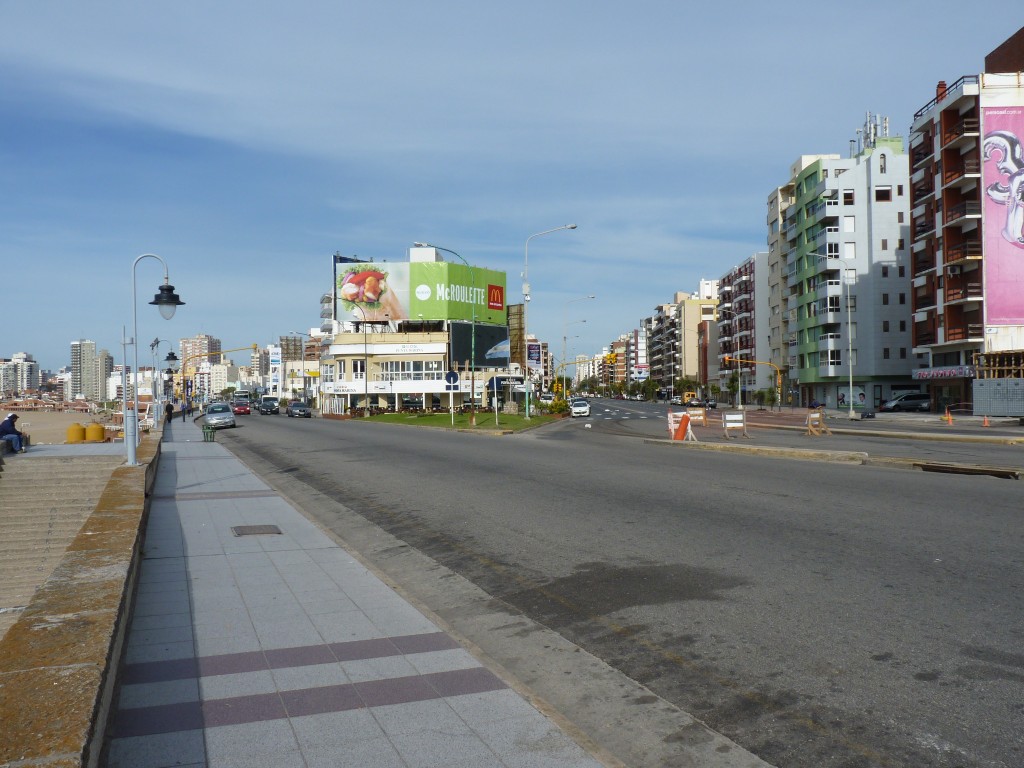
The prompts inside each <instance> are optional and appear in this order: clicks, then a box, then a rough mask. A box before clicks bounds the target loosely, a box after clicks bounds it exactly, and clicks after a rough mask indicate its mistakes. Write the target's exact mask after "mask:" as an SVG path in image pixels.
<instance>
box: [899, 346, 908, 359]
mask: <svg viewBox="0 0 1024 768" xmlns="http://www.w3.org/2000/svg"><path fill="white" fill-rule="evenodd" d="M906 359H907V348H906V347H900V360H906Z"/></svg>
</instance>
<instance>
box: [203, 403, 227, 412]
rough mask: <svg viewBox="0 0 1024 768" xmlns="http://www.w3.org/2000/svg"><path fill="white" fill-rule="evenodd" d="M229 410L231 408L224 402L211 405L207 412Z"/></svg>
mask: <svg viewBox="0 0 1024 768" xmlns="http://www.w3.org/2000/svg"><path fill="white" fill-rule="evenodd" d="M228 410H229V409H228V407H227V406H226V405H224V404H223V403H218V404H216V405H211V406H210V407H209V409H208V410H207V411H206V412H207V413H227V412H228Z"/></svg>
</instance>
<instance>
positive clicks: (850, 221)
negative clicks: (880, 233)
mask: <svg viewBox="0 0 1024 768" xmlns="http://www.w3.org/2000/svg"><path fill="white" fill-rule="evenodd" d="M856 231H857V217H856V216H843V232H856Z"/></svg>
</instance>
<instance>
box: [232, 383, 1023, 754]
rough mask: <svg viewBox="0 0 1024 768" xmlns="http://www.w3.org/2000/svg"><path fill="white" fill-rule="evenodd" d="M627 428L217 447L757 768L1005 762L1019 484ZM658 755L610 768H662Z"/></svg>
mask: <svg viewBox="0 0 1024 768" xmlns="http://www.w3.org/2000/svg"><path fill="white" fill-rule="evenodd" d="M607 405H608V407H609V408H622V404H621V403H611V402H610V403H607ZM629 407H630V408H631V409H632V410H633V413H635V417H634V416H630V417H629V418H625V417H623V416H622V415H621V414H620V415H619V416H618V417H617V418H615V417H612V416H611V414H607V413H605V412H604V411H603V410H602V411H601V412H599V413H597V414H596V415H595V417H594V418H593V419H591V420H574V421H572V422H568V421H567V422H564V423H561V424H558V425H556V426H554V427H550V428H545V429H544V430H539V431H536V432H533V433H531V434H527V435H519V436H513V437H504V438H488V437H481V436H477V435H465V434H454V433H447V432H433V431H429V432H428V431H425V430H417V429H410V428H405V427H389V426H386V425H381V424H365V423H361V422H359V421H350V422H329V421H321V420H312V421H305V420H303V421H298V422H296V421H295V420H287V419H285V418H284V417H280V418H277V419H275V418H272V417H259V416H253V417H250V418H249V419H242V420H241V421H242V425H243V426H242V427H241V428H240V429H238V430H235V431H234V432H232V433H222V437H221V439H222V441H223V442H224V443H225V444H226V445H227V446H228V447H229V448H231V449H232V450H236V451H237V452H238V453H239V455H240V456H242V457H243V458H244V459H246V460H247V461H248V462H249V463H250V464H251V465H252V466H253V467H254V468H256V469H257V470H258V471H260V472H262V473H264V474H265V475H266V476H267V479H268V480H270V481H271V482H272V483H276V484H285V485H287V486H288V491H289V494H290V495H291V496H292V497H293V498H295V499H296V501H297V502H299V503H300V504H303V505H304V506H305V507H307V508H308V509H309V510H311V511H312V512H313V513H314V514H316V515H319V516H320V517H321V519H322V520H324V522H325V524H326V525H331V524H332V513H331V505H336V506H337V505H338V504H339V503H340V504H341V505H344V507H345V508H346V509H353V510H355V511H357V512H358V513H359V514H360V515H362V516H363V517H365V518H366V519H368V520H370V521H372V522H373V523H375V524H376V525H378V526H379V527H380V528H382V529H384V530H386V531H388V532H390V533H391V534H393V535H395V536H396V537H398V538H399V539H400V540H401V541H402V542H404V543H405V544H406V545H408V547H409V548H412V549H413V550H415V551H417V552H422V553H425V554H426V555H428V556H429V557H430V558H432V559H433V560H434V561H436V562H438V563H441V564H442V565H444V566H446V567H447V568H449V569H451V570H452V571H454V572H455V573H458V574H460V575H461V576H463V577H465V578H466V579H468V580H469V581H471V582H472V583H474V584H476V585H478V586H479V587H481V588H482V589H483V590H484V591H485V592H486V593H488V594H489V595H492V596H493V597H495V598H497V601H496V602H495V605H494V610H496V611H505V612H510V613H514V612H515V611H519V612H522V614H525V616H527V617H529V618H530V619H532V620H533V621H534V622H536V623H535V624H533V625H530V626H532V627H537V626H539V627H542V628H543V627H546V628H548V629H550V630H553V631H555V632H557V633H558V634H559V635H560V636H561V637H564V638H566V639H568V640H570V641H571V642H573V643H575V644H576V645H577V646H579V647H581V648H583V649H585V650H586V651H589V652H590V653H592V654H594V656H596V657H597V658H599V659H602V660H604V661H605V662H607V663H608V664H610V665H611V666H613V667H614V668H616V669H618V670H621V671H622V672H623V673H625V674H626V675H628V676H629V677H630V678H631V679H633V680H637V681H639V682H641V683H643V684H644V685H645V686H647V687H648V688H649V689H650V690H651V691H652V692H653V693H654V694H656V695H657V696H659V697H662V698H663V699H664V700H665V701H667V702H671V703H673V704H675V705H677V706H679V707H681V708H683V709H685V710H687V711H689V712H691V713H692V714H694V715H695V716H697V717H698V718H700V719H701V720H703V721H704V722H706V723H708V724H709V725H711V726H712V727H713V728H715V729H716V730H718V731H720V732H721V733H723V734H725V735H726V736H729V737H730V738H733V739H734V740H735V741H736V742H737V743H739V744H740V745H742V746H743V747H746V748H747V749H749V750H751V751H752V752H754V753H755V754H757V755H759V756H760V757H762V758H763V759H764V760H766V761H768V762H770V763H772V764H775V765H779V766H798V767H799V766H808V768H809V767H810V766H815V767H817V766H946V767H948V768H952V766H964V767H969V768H973V767H974V766H1018V765H1020V764H1022V763H1024V759H1022V754H1021V750H1022V748H1024V738H1022V735H1021V729H1020V727H1019V726H1020V722H1021V718H1022V708H1021V705H1020V701H1021V684H1022V683H1024V655H1022V654H1021V651H1020V645H1019V639H1020V637H1021V636H1022V634H1024V610H1022V608H1024V605H1022V599H1021V587H1022V581H1024V578H1022V565H1024V563H1022V557H1021V554H1020V552H1021V544H1022V543H1024V525H1022V522H1021V519H1020V508H1021V498H1022V494H1021V485H1020V483H1019V481H1013V480H999V479H994V478H991V477H974V476H962V475H941V474H940V475H936V474H931V473H922V472H914V471H908V470H905V469H897V468H893V467H886V466H882V467H876V466H859V465H857V466H854V465H841V464H828V463H811V462H806V461H793V460H784V459H770V460H767V459H761V458H756V457H749V456H744V455H738V454H731V453H722V452H713V451H701V450H672V449H666V448H665V447H664V446H662V445H655V444H652V443H650V442H645V441H644V440H643V439H639V438H637V437H626V436H623V435H622V434H621V432H622V431H623V430H625V431H630V430H633V431H635V432H636V433H637V434H639V435H641V436H642V435H643V433H644V431H645V430H646V429H647V427H639V426H637V425H638V424H639V423H640V422H641V421H645V419H641V418H640V417H641V416H642V415H644V413H643V412H642V411H643V404H635V405H634V404H630V405H629ZM647 407H648V408H652V413H651V414H650V415H652V416H657V414H656V413H655V411H654V410H653V407H651V406H647ZM662 415H663V411H662ZM650 421H651V424H652V427H651V430H652V433H651V434H652V435H653V434H657V433H658V432H659V431H660V429H659V427H658V426H657V424H658V422H659V421H661V428H663V427H664V422H663V420H662V419H661V418H660V417H659V418H651V419H650ZM587 424H590V428H587ZM624 424H625V426H624ZM775 432H776V433H777V432H778V431H775ZM781 434H785V433H781ZM797 437H799V436H798V435H797ZM709 439H710V437H709ZM767 439H768V438H767V436H761V433H760V432H759V433H758V435H757V436H756V437H755V438H752V440H751V441H750V442H752V443H753V442H758V441H761V440H767ZM787 439H795V438H793V437H792V436H791V437H789V438H787ZM805 439H810V438H805ZM829 439H831V438H829ZM872 439H874V438H872ZM815 440H818V439H817V438H815ZM816 444H819V445H820V444H821V443H816ZM913 444H914V443H911V445H913ZM968 445H970V444H968ZM989 449H990V447H989V446H981V447H972V448H970V449H969V450H972V451H978V452H985V451H988V450H989ZM965 450H968V449H965ZM998 450H999V451H1003V453H998V454H997V455H996V458H997V459H999V460H1000V462H1002V461H1003V460H1005V461H1010V460H1011V459H1013V460H1015V461H1016V462H1017V464H1018V465H1019V464H1020V459H1019V456H1020V455H1021V454H1020V451H1021V448H1020V447H1019V446H1001V447H999V448H998ZM989 458H991V457H988V456H987V454H986V461H988V460H989ZM339 509H340V507H339ZM334 517H335V518H339V519H340V517H339V515H334ZM337 532H338V533H340V534H341V535H344V531H337ZM393 554H394V553H390V554H389V555H388V556H387V557H384V558H382V563H381V567H382V568H385V569H386V568H387V567H389V566H388V562H387V558H389V557H392V556H393ZM429 570H430V569H425V570H423V571H422V572H421V573H419V574H415V573H409V572H407V571H406V572H403V574H402V577H403V578H406V579H408V580H409V583H408V585H407V588H408V589H409V590H410V591H411V592H413V593H415V592H416V591H417V589H418V584H417V583H416V582H417V581H418V580H422V581H427V580H428V579H429V578H430V573H429ZM510 620H512V619H510ZM524 631H526V630H524ZM530 631H532V630H530ZM471 639H472V638H471ZM504 650H505V652H506V653H508V654H509V657H510V658H511V657H513V656H514V655H515V654H516V652H517V649H516V648H514V647H511V648H507V649H504ZM520 652H521V651H520ZM584 658H585V657H584ZM510 663H511V662H510ZM586 668H587V665H586V664H583V665H581V668H580V669H579V670H578V675H579V676H580V678H579V679H576V680H573V681H572V682H570V683H567V685H569V686H570V687H571V686H573V685H577V686H578V685H580V679H585V675H586V674H587V671H586ZM645 704H647V705H650V702H642V701H637V700H636V698H635V697H633V698H629V699H628V700H623V701H619V700H613V701H611V702H609V704H608V707H609V711H608V712H607V713H606V714H607V717H608V718H609V721H612V720H611V719H612V718H614V717H617V716H619V715H623V714H624V713H627V711H628V710H630V709H631V708H634V707H638V706H644V705H645ZM565 714H566V715H567V716H568V717H569V718H570V719H573V718H574V712H573V711H571V708H570V710H569V711H566V712H565ZM582 727H584V728H586V727H588V726H587V724H586V723H583V724H582ZM598 730H600V729H598ZM597 736H598V737H600V736H601V734H600V733H598V734H597ZM604 736H605V738H607V739H608V740H609V741H610V742H611V745H610V748H611V749H612V751H613V752H616V753H617V754H622V750H623V749H624V748H626V747H628V746H629V745H625V746H624V745H623V744H622V742H623V741H624V740H626V741H628V739H629V734H628V733H626V734H625V735H624V734H622V733H621V732H620V733H618V734H614V735H613V734H609V733H606V734H604ZM672 738H683V737H681V736H679V735H678V734H663V735H662V744H661V745H660V750H661V751H655V750H654V746H656V745H653V744H651V745H649V746H650V747H651V749H649V750H636V751H634V752H633V753H631V754H632V755H634V756H635V759H632V760H629V761H627V762H628V764H630V765H635V766H645V765H672V764H682V763H672V762H670V761H668V762H667V761H666V758H665V755H666V754H668V755H669V757H668V758H667V759H668V760H670V759H671V739H672ZM666 745H668V746H666ZM652 755H657V756H658V757H657V760H656V761H655V760H654V759H651V756H652Z"/></svg>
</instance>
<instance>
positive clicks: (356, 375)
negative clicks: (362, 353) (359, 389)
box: [352, 358, 366, 379]
mask: <svg viewBox="0 0 1024 768" xmlns="http://www.w3.org/2000/svg"><path fill="white" fill-rule="evenodd" d="M352 378H353V379H365V378H366V360H364V359H363V358H359V359H357V360H353V361H352Z"/></svg>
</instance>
